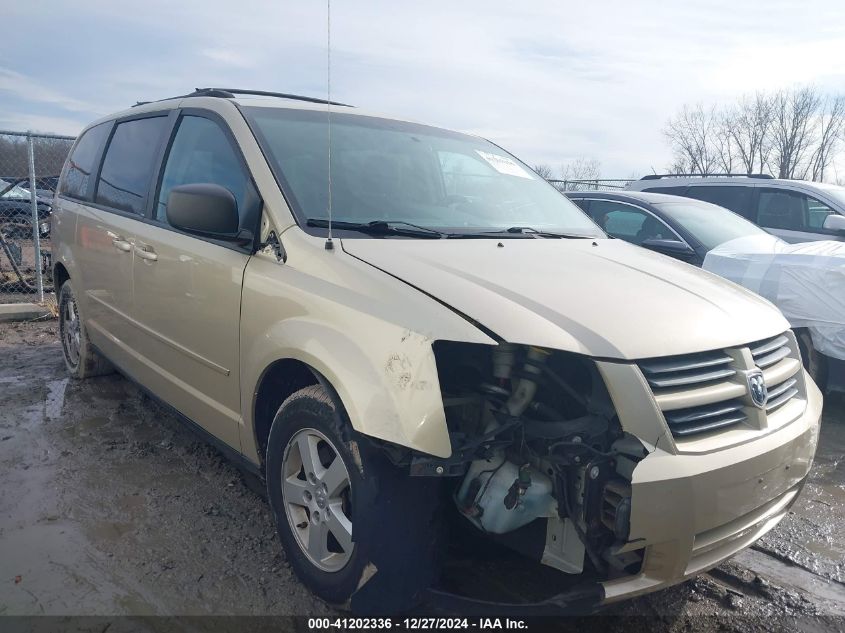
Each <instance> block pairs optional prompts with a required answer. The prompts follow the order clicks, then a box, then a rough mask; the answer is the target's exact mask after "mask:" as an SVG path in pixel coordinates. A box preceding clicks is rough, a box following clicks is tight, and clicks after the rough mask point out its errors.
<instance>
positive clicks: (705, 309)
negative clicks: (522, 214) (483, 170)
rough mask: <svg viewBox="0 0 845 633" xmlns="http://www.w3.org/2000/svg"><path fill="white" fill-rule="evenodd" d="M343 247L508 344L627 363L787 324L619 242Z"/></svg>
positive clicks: (690, 270) (740, 339)
mask: <svg viewBox="0 0 845 633" xmlns="http://www.w3.org/2000/svg"><path fill="white" fill-rule="evenodd" d="M342 245H343V250H344V251H345V252H347V253H349V254H351V255H353V256H355V257H357V258H359V259H361V260H363V261H365V262H368V263H369V264H371V265H373V266H375V267H377V268H379V269H381V270H383V271H385V272H387V273H389V274H391V275H393V276H395V277H397V278H399V279H401V280H403V281H405V282H406V283H408V284H410V285H412V286H414V287H416V288H418V289H419V290H421V291H422V292H425V293H426V294H428V295H431V296H432V297H434V298H435V299H437V300H439V301H442V302H443V303H445V304H447V305H449V306H451V307H452V308H453V309H454V310H457V311H458V312H460V313H462V314H463V315H465V316H466V317H468V318H469V319H472V320H474V321H476V322H478V323H479V324H481V325H482V326H484V327H486V328H487V329H489V330H491V331H492V332H494V333H495V334H496V335H498V336H499V337H501V338H502V339H504V340H505V341H509V342H511V343H521V344H525V345H536V346H539V347H547V348H552V349H560V350H567V351H572V352H576V353H581V354H587V355H589V356H596V357H603V358H615V359H627V360H633V359H639V358H649V357H654V356H669V355H675V354H684V353H689V352H698V351H705V350H712V349H718V348H722V347H730V346H733V345H741V344H745V343H749V342H752V341H758V340H760V339H764V338H767V337H770V336H774V335H776V334H779V333H781V332H783V331H784V330H786V329H787V328H788V327H789V325H788V323H787V322H786V320H785V319H784V318H783V316H782V315H781V314H780V312H778V310H777V309H776V308H775V307H774V306H772V304H770V303H769V302H768V301H766V300H765V299H762V298H760V297H758V296H757V295H755V294H753V293H751V292H749V291H748V290H745V289H744V288H742V287H740V286H737V285H735V284H733V283H731V282H728V281H726V280H724V279H721V278H719V277H717V276H715V275H712V274H710V273H707V272H704V271H701V270H699V269H698V268H695V267H693V266H690V265H688V264H684V263H681V262H678V261H676V260H673V259H671V258H669V257H665V256H663V255H658V254H657V253H652V252H649V251H647V250H645V249H642V248H639V247H637V246H632V245H630V244H627V243H625V242H623V241H622V240H608V239H598V240H591V239H577V240H568V239H562V240H557V239H530V238H522V239H503V240H501V241H497V240H495V239H452V240H449V239H444V240H405V239H344V240H342Z"/></svg>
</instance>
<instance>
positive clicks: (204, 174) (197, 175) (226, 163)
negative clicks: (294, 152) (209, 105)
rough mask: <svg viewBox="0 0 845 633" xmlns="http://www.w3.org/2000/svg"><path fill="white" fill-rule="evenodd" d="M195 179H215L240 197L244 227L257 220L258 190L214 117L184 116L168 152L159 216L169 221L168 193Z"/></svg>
mask: <svg viewBox="0 0 845 633" xmlns="http://www.w3.org/2000/svg"><path fill="white" fill-rule="evenodd" d="M196 183H212V184H215V185H220V186H221V187H225V188H226V189H228V190H229V191H231V192H232V195H234V196H235V200H237V201H238V212H239V213H240V216H241V227H242V228H243V227H246V226H249V225H250V223H252V221H253V219H255V220H257V217H256V214H255V212H256V211H257V207H258V194H257V192H256V191H255V188H254V186H253V184H252V180H251V179H250V177H249V173H248V172H247V170H246V168H245V167H244V165H243V163H242V161H241V159H240V157H239V156H238V154H237V153H236V151H235V149H234V148H233V147H232V145H231V143H230V142H229V139H228V138H227V136H226V134H225V133H224V132H223V130H222V129H221V128H220V126H219V125H217V123H215V122H214V121H212V120H211V119H206V118H203V117H198V116H185V117H182V120H181V121H180V123H179V129H178V130H177V132H176V138H174V139H173V144H172V145H171V147H170V152H169V153H168V156H167V162H166V164H165V167H164V174H163V175H162V178H161V186H160V187H159V194H158V201H157V204H156V219H157V220H159V221H161V222H167V197H168V196H169V195H170V191H171V189H173V188H174V187H178V186H179V185H189V184H196Z"/></svg>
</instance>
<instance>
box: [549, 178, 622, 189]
mask: <svg viewBox="0 0 845 633" xmlns="http://www.w3.org/2000/svg"><path fill="white" fill-rule="evenodd" d="M549 182H550V183H552V185H554V186H555V188H556V189H557V190H558V191H597V190H599V189H624V188H625V187H626V186H628V183H630V182H633V181H632V180H631V179H629V178H596V179H592V180H553V179H551V180H549Z"/></svg>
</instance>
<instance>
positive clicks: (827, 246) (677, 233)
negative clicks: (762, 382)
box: [567, 179, 845, 391]
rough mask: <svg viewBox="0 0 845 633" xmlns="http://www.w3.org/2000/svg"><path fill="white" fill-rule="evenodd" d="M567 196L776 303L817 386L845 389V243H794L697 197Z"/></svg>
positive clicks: (621, 232)
mask: <svg viewBox="0 0 845 633" xmlns="http://www.w3.org/2000/svg"><path fill="white" fill-rule="evenodd" d="M704 182H705V183H706V182H709V179H706V180H704ZM801 184H803V183H801ZM705 186H709V185H706V184H704V185H701V187H702V188H703V187H705ZM843 191H845V189H843ZM567 196H568V197H569V198H570V199H571V200H572V201H573V202H575V203H576V204H577V205H578V206H580V207H581V208H582V209H583V210H584V211H585V212H587V214H588V215H589V216H590V217H591V218H593V220H594V221H596V223H597V224H598V225H599V226H601V227H602V228H603V229H604V230H605V231H606V232H607V233H608V234H609V235H611V236H613V237H615V238H618V239H622V240H625V241H626V242H630V243H632V244H636V245H638V246H642V247H644V248H648V249H650V250H653V251H656V252H659V253H663V254H664V255H669V256H670V257H674V258H675V259H678V260H681V261H684V262H687V263H690V264H693V265H695V266H703V267H704V268H705V269H707V270H711V271H714V272H717V273H718V274H720V275H721V276H723V277H726V278H727V279H730V280H731V281H734V282H736V283H740V284H742V285H744V286H746V287H749V288H751V289H752V290H754V291H755V292H757V293H758V294H761V295H762V296H764V297H766V298H767V299H769V300H770V301H772V302H773V303H774V304H775V305H777V306H778V307H779V308H780V309H781V310H782V311H783V313H784V314H785V315H786V316H787V318H788V319H789V320H790V324H791V325H792V326H793V328H794V329H795V332H796V335H797V337H798V342H799V345H800V347H801V355H802V358H803V361H804V365H805V367H806V368H807V370H808V371H809V372H810V374H811V376H812V377H813V380H814V381H816V383H817V384H818V385H819V386H820V387H822V388H826V389H830V390H835V391H845V304H843V303H842V302H843V301H845V293H843V289H845V285H843V284H845V279H843V277H842V271H843V270H845V244H843V243H840V242H817V243H809V244H806V245H800V244H796V245H789V244H787V243H785V242H784V241H783V240H782V239H781V238H779V237H776V236H774V235H772V234H771V233H769V232H767V231H764V230H763V229H761V228H760V227H759V226H757V225H755V224H753V223H751V222H749V221H748V220H746V219H744V218H742V217H741V216H739V215H738V214H736V213H734V212H732V211H729V210H728V209H725V208H723V207H720V206H717V205H715V204H711V203H709V202H703V201H701V200H698V199H695V198H684V197H680V196H673V195H667V194H662V193H646V192H639V191H630V192H629V191H589V192H570V193H568V194H567ZM829 217H832V216H829ZM837 217H839V216H837ZM708 258H709V263H708ZM727 259H732V260H734V261H733V262H732V263H730V262H726V261H725V260H727ZM802 289H803V290H802Z"/></svg>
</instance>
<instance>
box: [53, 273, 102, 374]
mask: <svg viewBox="0 0 845 633" xmlns="http://www.w3.org/2000/svg"><path fill="white" fill-rule="evenodd" d="M59 340H60V341H61V343H62V356H63V357H64V359H65V365H67V369H68V371H69V372H70V373H71V375H72V376H73V377H74V378H77V379H79V380H84V379H86V378H91V377H93V376H103V375H105V374H110V373H112V372H113V371H114V367H113V366H112V364H111V363H109V361H107V360H106V359H105V358H103V356H101V355H100V354H99V353H98V352H96V351H95V350H94V348H93V347H92V346H91V341H90V340H89V339H88V332H87V330H86V329H85V322H84V320H83V319H82V317H81V315H80V312H79V304H78V302H77V300H76V293H75V292H74V290H73V286H72V285H71V282H70V280H68V281H66V282H65V283H63V284H62V287H61V288H60V289H59Z"/></svg>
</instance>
